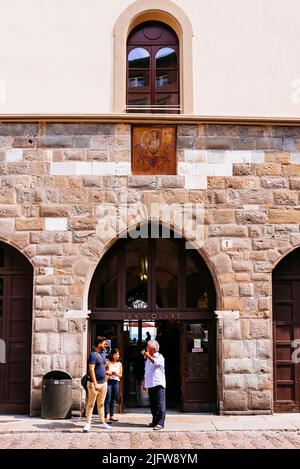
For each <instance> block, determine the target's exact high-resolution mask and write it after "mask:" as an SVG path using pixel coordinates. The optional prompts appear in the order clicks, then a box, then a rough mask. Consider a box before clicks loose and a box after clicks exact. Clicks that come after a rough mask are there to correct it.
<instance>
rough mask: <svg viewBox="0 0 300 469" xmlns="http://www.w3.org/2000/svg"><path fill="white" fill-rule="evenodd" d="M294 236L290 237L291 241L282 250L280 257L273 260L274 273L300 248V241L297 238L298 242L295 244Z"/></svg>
mask: <svg viewBox="0 0 300 469" xmlns="http://www.w3.org/2000/svg"><path fill="white" fill-rule="evenodd" d="M292 236H293V235H291V236H290V241H289V242H288V244H287V245H286V246H285V247H284V248H281V250H282V252H279V251H277V252H278V256H277V257H276V258H275V260H273V262H272V272H273V270H274V269H275V267H276V266H277V265H278V264H279V263H280V262H281V261H282V260H283V259H284V258H285V257H286V256H288V255H289V254H290V253H291V252H293V251H295V250H296V249H298V248H299V247H300V239H299V238H297V242H295V241H294V240H293V238H292Z"/></svg>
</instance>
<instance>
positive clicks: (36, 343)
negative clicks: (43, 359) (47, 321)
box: [33, 320, 48, 354]
mask: <svg viewBox="0 0 300 469" xmlns="http://www.w3.org/2000/svg"><path fill="white" fill-rule="evenodd" d="M36 321H38V320H36ZM47 346H48V336H47V334H39V333H37V334H34V336H33V353H37V354H38V353H41V354H47Z"/></svg>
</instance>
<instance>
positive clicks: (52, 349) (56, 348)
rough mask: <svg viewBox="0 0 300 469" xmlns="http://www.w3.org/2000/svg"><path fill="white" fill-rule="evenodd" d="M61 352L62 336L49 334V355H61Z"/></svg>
mask: <svg viewBox="0 0 300 469" xmlns="http://www.w3.org/2000/svg"><path fill="white" fill-rule="evenodd" d="M60 352H61V336H60V334H49V335H48V353H50V354H53V353H56V354H58V353H60Z"/></svg>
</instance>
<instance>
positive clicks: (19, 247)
mask: <svg viewBox="0 0 300 469" xmlns="http://www.w3.org/2000/svg"><path fill="white" fill-rule="evenodd" d="M0 242H2V243H4V244H7V245H8V246H12V247H13V248H15V249H16V250H17V251H18V252H19V253H20V254H22V255H23V256H24V257H26V259H27V260H28V261H29V262H30V264H31V265H32V266H33V267H34V261H33V258H34V256H33V255H30V252H27V251H26V248H27V247H28V246H29V244H30V243H28V244H26V245H25V246H24V243H21V242H20V241H18V240H17V239H11V238H9V237H6V236H3V234H0Z"/></svg>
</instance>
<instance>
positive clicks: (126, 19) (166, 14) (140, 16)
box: [113, 0, 193, 114]
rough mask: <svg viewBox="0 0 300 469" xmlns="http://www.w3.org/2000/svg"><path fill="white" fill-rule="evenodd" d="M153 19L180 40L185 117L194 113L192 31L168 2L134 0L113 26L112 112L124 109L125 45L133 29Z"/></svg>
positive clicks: (121, 111) (173, 4) (165, 0)
mask: <svg viewBox="0 0 300 469" xmlns="http://www.w3.org/2000/svg"><path fill="white" fill-rule="evenodd" d="M150 20H156V21H161V22H163V23H166V24H167V25H169V26H170V27H171V28H172V29H174V31H175V32H176V34H177V36H178V38H179V59H180V64H181V67H180V68H181V70H180V97H181V98H180V102H181V103H182V109H183V113H184V114H192V113H193V63H192V59H193V56H192V45H193V43H192V39H193V30H192V25H191V22H190V19H189V18H188V16H187V15H186V13H185V12H184V11H183V10H182V8H180V7H179V6H178V5H176V3H174V2H172V1H170V0H164V2H163V3H162V2H161V1H160V0H137V1H136V2H133V3H131V4H130V5H128V7H127V8H125V10H124V11H123V12H122V13H121V15H120V16H119V18H118V19H117V22H116V24H115V27H114V43H115V45H114V92H113V93H114V95H113V112H115V113H118V114H122V113H124V112H125V108H126V88H125V83H126V43H127V37H128V35H129V33H130V31H132V29H133V28H134V27H135V26H137V25H138V24H139V23H143V22H144V21H150Z"/></svg>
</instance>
